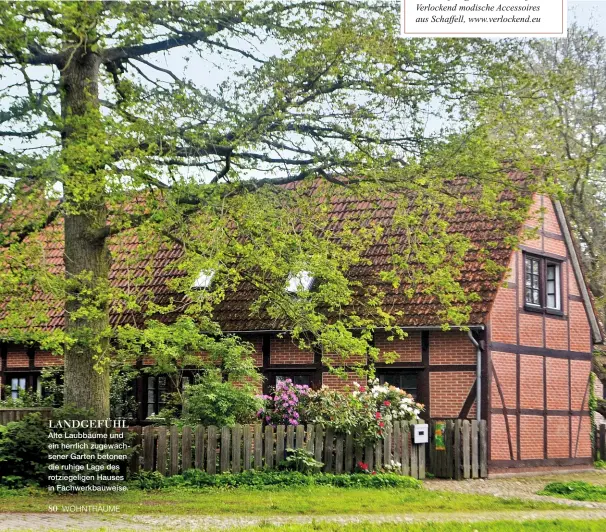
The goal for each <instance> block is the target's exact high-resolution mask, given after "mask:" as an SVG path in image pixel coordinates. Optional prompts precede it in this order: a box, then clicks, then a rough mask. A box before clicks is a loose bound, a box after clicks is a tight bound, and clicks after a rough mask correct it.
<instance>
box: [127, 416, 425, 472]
mask: <svg viewBox="0 0 606 532" xmlns="http://www.w3.org/2000/svg"><path fill="white" fill-rule="evenodd" d="M131 430H133V429H131ZM134 431H135V441H134V444H135V445H137V446H138V447H137V448H138V449H140V451H139V452H137V453H134V454H133V456H132V458H131V464H130V469H131V472H132V473H136V472H138V471H139V469H140V468H141V467H142V468H143V469H144V470H145V471H159V472H160V473H162V474H163V475H168V476H170V475H176V474H179V473H182V472H183V471H186V470H188V469H192V468H195V469H200V470H202V471H206V472H208V473H211V474H215V473H224V472H232V473H239V472H240V471H246V470H248V469H263V468H265V469H275V468H277V467H278V466H279V464H280V462H281V461H282V460H284V458H285V457H286V450H287V449H297V448H301V447H302V448H305V449H307V450H308V451H309V452H310V453H312V454H313V455H314V457H315V459H316V460H318V461H319V462H322V463H323V464H324V466H323V471H324V472H326V473H350V472H353V471H354V470H355V467H356V464H358V463H359V462H364V463H365V464H367V465H368V468H369V470H371V471H372V470H380V469H383V468H384V467H385V466H388V467H389V468H390V469H393V470H394V472H396V473H399V474H402V475H410V476H412V477H415V478H419V479H423V478H425V458H426V445H425V444H420V445H416V444H414V443H412V438H411V430H410V424H409V423H408V422H405V421H402V422H398V423H395V424H394V427H393V428H391V427H390V428H389V429H388V430H386V431H385V432H384V439H383V440H381V441H379V442H377V443H376V444H375V445H367V446H365V447H359V446H356V445H354V437H353V436H352V435H351V434H347V435H345V434H335V432H334V431H333V429H331V428H326V429H324V428H323V427H322V425H307V426H305V427H304V426H302V425H299V426H297V427H293V426H287V427H285V426H284V425H278V426H277V427H276V428H274V427H272V426H265V427H263V426H262V425H260V424H256V425H236V426H234V427H231V428H230V427H222V428H220V429H219V428H217V427H214V426H208V427H205V426H202V425H198V426H196V427H187V426H185V427H183V428H182V429H181V430H179V429H178V428H177V427H176V426H171V427H154V426H146V427H134ZM395 463H399V464H401V465H400V466H397V467H394V465H393V464H395Z"/></svg>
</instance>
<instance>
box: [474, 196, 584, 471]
mask: <svg viewBox="0 0 606 532" xmlns="http://www.w3.org/2000/svg"><path fill="white" fill-rule="evenodd" d="M532 213H533V214H532V216H531V218H530V221H529V223H528V226H527V227H529V228H532V227H533V228H535V229H536V230H537V231H538V232H537V233H536V234H534V235H532V236H531V237H527V238H526V240H525V241H524V242H523V244H522V245H521V249H520V250H518V251H515V252H514V253H513V254H512V257H511V261H510V264H509V274H508V275H507V278H506V280H505V284H504V285H503V286H501V287H500V288H499V290H498V293H497V296H496V298H495V301H494V303H493V307H492V310H491V312H490V316H489V323H488V330H489V336H488V353H489V354H488V357H487V361H488V372H487V375H488V382H489V385H488V386H487V387H486V396H485V402H486V403H487V404H488V409H489V411H490V418H489V442H490V444H489V445H490V449H489V467H490V470H491V471H493V472H494V471H497V470H501V469H510V468H516V469H517V470H519V468H533V467H541V466H548V465H551V466H553V465H567V466H571V467H574V466H581V465H584V464H590V463H591V444H590V422H589V408H588V400H589V372H590V369H591V351H592V339H591V330H590V325H589V320H588V317H587V313H586V309H585V307H584V304H583V300H582V299H581V297H580V290H579V285H578V282H577V279H576V278H575V274H574V271H573V269H572V265H571V261H570V256H569V253H568V251H567V249H566V244H565V241H564V238H563V236H562V230H561V228H560V225H559V222H558V219H557V217H556V214H555V209H554V207H553V204H552V202H551V200H549V199H548V198H546V197H543V196H537V197H536V198H535V202H534V206H533V210H532ZM525 252H526V253H532V254H535V255H538V256H545V257H548V258H552V259H558V260H561V278H562V282H561V291H562V315H561V316H556V315H550V314H546V313H543V312H533V311H530V310H526V309H525V305H524V253H525Z"/></svg>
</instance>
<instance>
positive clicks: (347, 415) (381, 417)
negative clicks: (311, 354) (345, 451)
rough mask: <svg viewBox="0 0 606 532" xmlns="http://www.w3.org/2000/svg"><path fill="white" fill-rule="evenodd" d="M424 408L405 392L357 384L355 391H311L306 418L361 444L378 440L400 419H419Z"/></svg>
mask: <svg viewBox="0 0 606 532" xmlns="http://www.w3.org/2000/svg"><path fill="white" fill-rule="evenodd" d="M422 410H423V405H422V404H420V403H416V402H415V401H414V399H413V398H412V396H411V395H409V394H407V393H406V391H405V390H400V389H399V388H397V387H395V386H389V385H388V384H385V385H381V384H379V381H378V379H374V380H371V381H370V382H369V384H368V386H360V385H359V384H358V383H355V384H354V389H353V391H352V392H346V393H344V392H338V391H333V390H330V389H327V388H321V389H320V390H317V391H313V392H310V394H309V399H308V402H307V405H306V409H305V412H304V417H305V418H306V419H308V420H309V421H311V422H312V423H320V424H322V425H324V426H326V427H332V428H333V429H334V430H335V431H336V432H338V433H342V434H353V435H354V439H355V440H356V443H358V444H360V445H368V444H373V443H376V442H377V441H379V440H380V439H381V438H382V436H383V432H384V430H385V428H386V427H387V426H390V425H393V423H394V422H399V421H400V420H406V421H412V420H415V419H418V416H419V414H420V413H421V411H422Z"/></svg>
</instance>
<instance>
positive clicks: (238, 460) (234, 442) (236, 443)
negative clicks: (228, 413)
mask: <svg viewBox="0 0 606 532" xmlns="http://www.w3.org/2000/svg"><path fill="white" fill-rule="evenodd" d="M231 470H232V472H233V473H239V472H240V471H241V470H242V425H238V424H236V425H234V427H233V428H232V429H231Z"/></svg>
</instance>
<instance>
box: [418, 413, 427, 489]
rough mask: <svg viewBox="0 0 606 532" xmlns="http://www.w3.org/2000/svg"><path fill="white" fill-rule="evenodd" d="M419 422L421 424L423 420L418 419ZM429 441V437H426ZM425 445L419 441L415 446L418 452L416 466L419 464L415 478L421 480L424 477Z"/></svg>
mask: <svg viewBox="0 0 606 532" xmlns="http://www.w3.org/2000/svg"><path fill="white" fill-rule="evenodd" d="M419 422H420V423H421V424H422V423H423V420H422V419H420V420H419ZM428 441H429V439H428ZM426 445H427V444H425V443H420V444H418V445H417V446H416V447H417V453H418V461H417V463H418V466H419V476H418V477H417V478H419V479H421V480H423V479H424V478H425V458H426V456H425V453H426V452H427V449H426Z"/></svg>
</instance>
